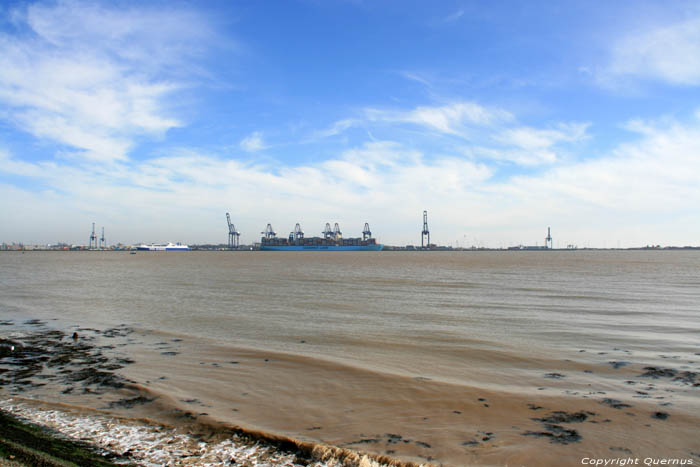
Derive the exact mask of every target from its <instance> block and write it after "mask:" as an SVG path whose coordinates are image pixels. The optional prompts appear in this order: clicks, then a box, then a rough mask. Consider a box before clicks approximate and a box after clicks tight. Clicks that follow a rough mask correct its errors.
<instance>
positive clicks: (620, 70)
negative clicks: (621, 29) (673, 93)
mask: <svg viewBox="0 0 700 467" xmlns="http://www.w3.org/2000/svg"><path fill="white" fill-rule="evenodd" d="M631 77H636V78H644V79H652V80H657V81H662V82H666V83H668V84H672V85H684V86H698V85H700V17H692V18H686V19H684V20H682V21H678V22H676V23H673V24H670V25H664V26H656V27H653V28H652V29H651V30H647V29H645V30H644V31H639V32H636V33H632V34H629V35H627V36H625V37H623V38H621V39H620V40H618V41H617V43H615V44H614V46H613V47H612V51H611V59H610V63H609V65H608V66H607V67H606V68H604V69H603V70H602V72H601V73H600V75H599V79H600V81H601V82H602V83H604V84H615V83H617V82H618V81H619V80H621V79H625V78H631Z"/></svg>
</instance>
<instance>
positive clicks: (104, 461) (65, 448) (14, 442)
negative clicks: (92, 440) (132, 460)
mask: <svg viewBox="0 0 700 467" xmlns="http://www.w3.org/2000/svg"><path fill="white" fill-rule="evenodd" d="M110 459H115V456H114V455H110V456H103V455H100V454H99V453H97V452H96V451H95V450H94V448H92V447H90V446H89V445H87V444H85V443H81V442H77V441H69V440H66V439H61V438H60V437H57V436H56V435H54V434H52V433H51V432H49V431H48V430H46V429H44V428H41V427H38V426H36V425H32V424H29V423H26V422H23V421H20V420H19V419H17V418H16V417H13V416H12V415H9V414H7V413H5V412H3V411H0V465H9V466H25V465H26V466H39V467H42V466H47V467H55V466H56V467H57V466H60V467H64V466H97V467H111V466H117V465H119V466H121V467H123V466H124V464H115V463H113V462H110ZM132 465H133V464H132Z"/></svg>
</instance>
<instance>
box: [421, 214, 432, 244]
mask: <svg viewBox="0 0 700 467" xmlns="http://www.w3.org/2000/svg"><path fill="white" fill-rule="evenodd" d="M426 237H427V240H428V241H427V242H425V239H426ZM420 247H421V248H426V247H428V248H430V230H428V211H423V231H422V232H421V234H420Z"/></svg>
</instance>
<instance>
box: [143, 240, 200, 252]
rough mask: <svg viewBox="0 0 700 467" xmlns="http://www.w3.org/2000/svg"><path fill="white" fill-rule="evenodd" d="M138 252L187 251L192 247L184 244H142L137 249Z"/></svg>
mask: <svg viewBox="0 0 700 467" xmlns="http://www.w3.org/2000/svg"><path fill="white" fill-rule="evenodd" d="M136 249H137V250H141V251H186V250H189V249H190V247H189V246H188V245H183V244H182V243H180V242H178V243H172V242H168V243H167V244H166V243H151V244H149V245H146V244H145V243H142V244H141V245H139V246H137V247H136Z"/></svg>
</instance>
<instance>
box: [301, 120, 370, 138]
mask: <svg viewBox="0 0 700 467" xmlns="http://www.w3.org/2000/svg"><path fill="white" fill-rule="evenodd" d="M361 123H362V120H359V119H356V118H346V119H343V120H338V121H337V122H335V123H333V125H331V126H330V127H329V128H326V129H325V130H319V131H316V132H315V133H314V135H313V139H317V138H328V137H330V136H336V135H339V134H341V133H343V132H344V131H346V130H348V129H350V128H353V127H355V126H358V125H360V124H361Z"/></svg>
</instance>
